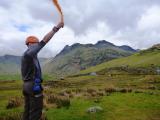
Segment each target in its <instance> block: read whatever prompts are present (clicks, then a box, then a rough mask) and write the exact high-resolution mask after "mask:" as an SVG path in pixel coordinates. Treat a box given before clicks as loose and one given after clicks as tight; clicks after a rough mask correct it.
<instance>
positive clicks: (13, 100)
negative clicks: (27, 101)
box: [6, 97, 23, 109]
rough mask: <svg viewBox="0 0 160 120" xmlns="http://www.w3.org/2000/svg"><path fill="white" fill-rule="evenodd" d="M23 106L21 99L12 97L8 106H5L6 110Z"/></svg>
mask: <svg viewBox="0 0 160 120" xmlns="http://www.w3.org/2000/svg"><path fill="white" fill-rule="evenodd" d="M22 104H23V98H22V97H12V98H10V99H9V100H8V104H7V106H6V108H7V109H12V108H16V107H20V106H21V105H22Z"/></svg>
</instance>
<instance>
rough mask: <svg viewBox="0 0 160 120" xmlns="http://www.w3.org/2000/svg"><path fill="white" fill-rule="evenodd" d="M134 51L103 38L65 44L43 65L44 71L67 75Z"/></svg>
mask: <svg viewBox="0 0 160 120" xmlns="http://www.w3.org/2000/svg"><path fill="white" fill-rule="evenodd" d="M135 52H136V50H134V49H132V48H131V47H129V46H124V47H122V46H116V45H114V44H112V43H110V42H107V41H105V40H102V41H99V42H97V43H96V44H95V45H93V44H86V45H83V44H79V43H76V44H73V45H72V46H68V45H67V46H65V47H64V49H63V50H62V51H61V52H60V53H59V54H58V55H57V56H56V57H54V58H53V59H50V61H48V62H47V63H46V64H45V66H44V72H46V73H51V74H57V75H61V76H63V75H69V74H73V73H77V72H79V71H80V70H83V69H86V68H88V67H90V66H95V65H97V64H100V63H103V62H106V61H109V60H112V59H116V58H120V57H125V56H129V55H131V54H133V53H135Z"/></svg>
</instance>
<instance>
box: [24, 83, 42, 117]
mask: <svg viewBox="0 0 160 120" xmlns="http://www.w3.org/2000/svg"><path fill="white" fill-rule="evenodd" d="M33 84H34V83H33V82H24V84H23V95H24V114H23V120H40V119H41V116H42V109H43V94H42V93H40V94H37V95H34V94H33V91H32V88H33Z"/></svg>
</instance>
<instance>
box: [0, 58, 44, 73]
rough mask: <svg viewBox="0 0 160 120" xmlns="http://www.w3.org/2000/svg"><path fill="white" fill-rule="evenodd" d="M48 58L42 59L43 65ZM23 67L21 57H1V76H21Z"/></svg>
mask: <svg viewBox="0 0 160 120" xmlns="http://www.w3.org/2000/svg"><path fill="white" fill-rule="evenodd" d="M45 60H46V58H40V64H43V63H44V61H45ZM20 67H21V56H15V55H4V56H0V74H19V73H20Z"/></svg>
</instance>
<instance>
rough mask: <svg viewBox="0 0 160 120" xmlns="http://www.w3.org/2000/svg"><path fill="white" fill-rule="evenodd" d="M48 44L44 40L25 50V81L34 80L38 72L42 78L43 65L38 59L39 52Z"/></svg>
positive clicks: (23, 73) (22, 63) (23, 75)
mask: <svg viewBox="0 0 160 120" xmlns="http://www.w3.org/2000/svg"><path fill="white" fill-rule="evenodd" d="M45 45H46V43H45V42H44V41H43V40H42V41H41V42H39V43H38V44H35V45H34V44H33V45H31V46H29V48H28V49H27V50H26V51H25V52H24V54H23V56H22V61H21V74H22V79H23V81H33V80H34V78H35V76H36V73H38V77H39V78H40V79H42V75H41V67H40V64H39V61H38V59H37V54H38V52H39V51H40V50H41V49H42V48H43V47H44V46H45Z"/></svg>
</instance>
